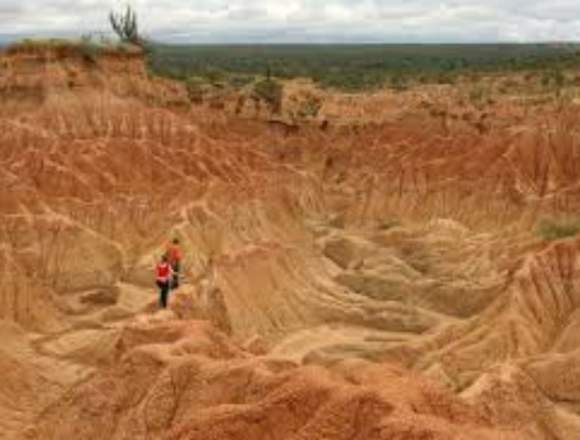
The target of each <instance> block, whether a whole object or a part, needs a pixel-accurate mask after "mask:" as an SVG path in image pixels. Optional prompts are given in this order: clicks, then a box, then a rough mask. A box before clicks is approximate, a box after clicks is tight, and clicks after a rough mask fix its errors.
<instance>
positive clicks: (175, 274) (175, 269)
mask: <svg viewBox="0 0 580 440" xmlns="http://www.w3.org/2000/svg"><path fill="white" fill-rule="evenodd" d="M179 269H180V264H179V262H177V263H175V264H174V265H173V282H172V286H171V287H172V288H173V289H177V288H178V287H179Z"/></svg>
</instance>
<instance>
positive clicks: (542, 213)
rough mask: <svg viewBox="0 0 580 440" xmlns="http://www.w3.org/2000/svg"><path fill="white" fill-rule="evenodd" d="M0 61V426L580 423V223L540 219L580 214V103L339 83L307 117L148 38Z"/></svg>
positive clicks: (258, 432)
mask: <svg viewBox="0 0 580 440" xmlns="http://www.w3.org/2000/svg"><path fill="white" fill-rule="evenodd" d="M0 66H1V70H0V102H1V103H2V104H1V105H0V165H1V166H0V185H1V186H0V188H2V189H1V190H0V318H1V320H0V335H1V340H2V344H1V346H0V372H2V375H3V378H4V380H2V381H0V439H23V440H24V439H28V440H32V439H39V440H40V439H68V438H77V439H115V440H118V439H129V438H130V439H176V440H177V439H183V440H185V439H200V440H201V439H216V440H221V439H232V440H233V439H247V440H254V439H255V440H261V439H263V440H267V439H268V440H269V439H276V440H290V439H294V440H298V439H304V440H306V439H309V440H310V439H312V440H318V439H326V440H339V439H344V440H347V439H361V440H363V439H365V440H366V439H409V440H413V439H417V440H418V439H506V440H508V439H538V440H543V439H546V440H547V439H550V440H551V439H573V438H580V416H579V414H580V412H579V411H580V406H579V404H580V393H579V391H578V385H579V384H580V368H579V367H578V365H580V351H579V349H578V347H579V345H578V342H579V339H578V336H577V334H578V330H579V329H580V312H579V311H578V310H579V307H580V279H579V276H580V275H579V274H580V257H579V251H580V238H578V237H574V236H573V234H568V235H570V236H569V237H567V238H562V239H561V240H556V241H544V240H543V239H542V237H541V235H539V234H538V233H537V231H536V229H535V227H536V225H537V223H538V221H539V220H540V219H542V218H559V217H562V216H570V215H573V214H574V213H575V212H577V211H578V208H580V180H579V179H578V176H579V175H580V144H579V143H578V139H580V137H579V135H580V133H578V128H577V126H576V124H575V121H576V120H577V117H578V116H579V113H580V110H579V109H578V108H577V107H576V106H574V105H573V104H558V105H557V106H556V105H554V104H550V103H546V104H543V105H538V106H536V107H532V106H530V105H528V104H522V103H518V102H516V101H513V100H509V99H507V98H506V99H503V100H498V101H497V102H495V103H493V104H490V108H489V109H486V110H481V109H479V108H476V107H473V106H471V105H470V104H469V102H466V101H465V100H464V98H463V96H462V95H461V93H460V91H457V90H453V89H445V88H441V87H433V88H422V89H417V90H415V91H410V92H405V93H399V94H392V93H389V92H384V93H377V94H375V95H372V96H363V95H361V96H358V97H354V96H348V95H341V94H339V93H331V92H320V91H318V92H317V93H318V94H319V96H320V97H321V100H322V103H323V106H322V109H321V115H320V121H311V122H309V123H307V124H304V125H301V126H294V127H293V128H292V130H288V129H284V123H283V122H280V120H279V119H278V120H276V121H274V123H273V122H272V121H269V120H268V118H266V117H260V118H251V117H249V116H248V115H245V114H243V113H242V114H240V113H239V112H238V114H236V111H235V109H233V108H230V107H229V106H228V105H227V103H226V105H224V106H223V108H220V109H215V108H214V109H212V108H209V107H206V106H204V105H199V104H195V105H191V103H189V102H188V99H187V93H186V91H185V90H184V89H182V87H181V86H180V85H179V84H176V83H171V82H169V81H165V80H161V79H156V78H151V77H150V76H149V75H148V73H147V71H146V69H145V67H144V64H143V60H142V57H141V56H140V55H139V54H136V53H129V54H127V53H123V54H122V53H115V52H110V53H104V54H100V55H99V56H98V57H96V58H94V57H87V55H86V54H83V53H82V51H79V49H78V48H74V47H69V48H59V49H55V48H50V47H42V46H41V45H38V46H23V47H15V48H12V49H10V50H9V51H6V52H5V53H4V54H3V55H2V57H1V58H0ZM288 90H289V92H288V93H289V94H290V95H291V94H292V93H293V90H294V89H293V88H292V87H289V89H288ZM296 93H302V91H301V90H300V89H299V88H298V91H297V92H296ZM286 100H287V101H291V96H290V97H288V96H287V97H286ZM234 101H235V100H234V99H232V102H234ZM282 118H283V116H282ZM281 127H282V129H281ZM174 236H177V237H179V238H181V241H182V243H183V246H184V249H185V254H186V262H185V263H186V264H185V268H186V274H185V283H184V286H183V287H182V288H181V289H180V290H179V291H178V292H176V293H175V294H174V295H173V296H172V298H171V302H172V304H171V310H168V311H158V308H157V303H156V292H155V289H154V287H153V285H152V266H153V264H154V262H155V261H156V259H157V258H158V257H159V255H160V253H161V252H162V249H163V245H164V243H165V242H166V240H168V239H169V238H171V237H174Z"/></svg>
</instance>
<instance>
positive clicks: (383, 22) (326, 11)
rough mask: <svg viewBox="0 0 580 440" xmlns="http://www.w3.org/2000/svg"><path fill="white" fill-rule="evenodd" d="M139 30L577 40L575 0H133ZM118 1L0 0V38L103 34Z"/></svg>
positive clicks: (579, 10)
mask: <svg viewBox="0 0 580 440" xmlns="http://www.w3.org/2000/svg"><path fill="white" fill-rule="evenodd" d="M130 3H131V4H132V5H133V6H134V7H135V9H136V10H137V11H138V13H139V16H140V18H141V25H142V30H143V31H144V33H145V34H146V35H147V36H149V37H153V38H155V39H158V40H164V41H168V42H169V41H172V42H192V43H222V42H225V43H256V42H259V43H276V42H303V43H310V42H311V43H324V42H339V43H363V42H370V43H377V42H387V43H388V42H427V43H428V42H496V41H501V42H532V41H563V40H566V41H570V40H573V41H579V40H580V0H448V1H446V0H443V1H441V0H309V1H307V0H158V1H153V0H133V1H131V2H130ZM123 4H126V2H121V1H119V0H0V38H1V39H7V38H8V39H11V38H15V37H22V36H24V35H27V36H49V35H54V36H64V35H81V34H85V33H89V32H98V31H105V30H107V28H108V25H107V12H108V11H109V10H110V9H111V8H114V7H120V6H122V5H123Z"/></svg>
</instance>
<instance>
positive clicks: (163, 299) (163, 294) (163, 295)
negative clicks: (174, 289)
mask: <svg viewBox="0 0 580 440" xmlns="http://www.w3.org/2000/svg"><path fill="white" fill-rule="evenodd" d="M157 285H158V286H159V305H160V306H161V308H163V309H165V308H167V292H168V290H169V283H162V282H159V281H158V282H157Z"/></svg>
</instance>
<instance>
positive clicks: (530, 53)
mask: <svg viewBox="0 0 580 440" xmlns="http://www.w3.org/2000/svg"><path fill="white" fill-rule="evenodd" d="M579 49H580V47H579V46H577V45H572V44H566V45H549V44H525V45H524V44H481V45H457V44H449V45H416V44H409V45H264V46H257V45H252V46H251V45H239V46H215V45H207V46H186V45H183V46H170V45H156V46H154V47H153V49H152V53H151V57H150V65H151V68H152V70H153V71H154V72H155V73H157V74H159V75H163V76H169V77H172V78H176V79H187V78H190V77H192V76H194V77H198V78H208V79H210V80H211V81H212V82H213V81H215V78H216V77H220V78H222V79H223V80H224V81H230V82H231V81H233V82H236V81H238V82H240V83H242V84H246V83H247V82H248V78H251V77H253V76H263V75H265V74H266V73H267V72H271V74H272V75H273V76H275V77H278V78H296V77H306V78H312V79H313V80H315V81H316V82H318V83H319V84H321V85H322V86H324V87H336V88H340V89H345V90H361V89H369V88H374V87H380V86H384V85H385V84H387V85H391V86H392V87H394V88H396V89H404V88H405V87H406V86H407V84H408V83H409V82H410V81H414V82H423V83H429V82H431V83H432V82H437V83H451V82H453V81H454V79H455V77H456V76H457V75H460V74H465V73H469V72H494V71H519V70H546V69H551V70H554V69H561V68H569V67H577V66H580V55H579Z"/></svg>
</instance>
